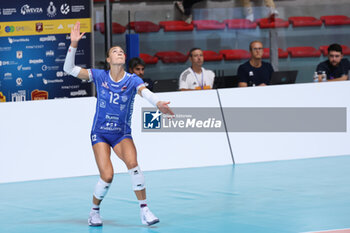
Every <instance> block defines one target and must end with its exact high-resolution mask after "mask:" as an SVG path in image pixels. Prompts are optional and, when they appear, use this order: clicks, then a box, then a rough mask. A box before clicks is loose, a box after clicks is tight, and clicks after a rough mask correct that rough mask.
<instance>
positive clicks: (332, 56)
mask: <svg viewBox="0 0 350 233" xmlns="http://www.w3.org/2000/svg"><path fill="white" fill-rule="evenodd" d="M341 59H343V54H342V53H341V52H337V51H330V52H329V54H328V60H329V62H330V63H331V64H332V66H338V65H339V63H340V61H341Z"/></svg>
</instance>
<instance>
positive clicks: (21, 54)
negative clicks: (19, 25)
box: [16, 51, 23, 59]
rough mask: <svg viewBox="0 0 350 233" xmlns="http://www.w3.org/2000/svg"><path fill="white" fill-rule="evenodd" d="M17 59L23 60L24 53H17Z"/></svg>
mask: <svg viewBox="0 0 350 233" xmlns="http://www.w3.org/2000/svg"><path fill="white" fill-rule="evenodd" d="M16 57H17V59H22V58H23V52H22V51H16Z"/></svg>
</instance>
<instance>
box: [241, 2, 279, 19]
mask: <svg viewBox="0 0 350 233" xmlns="http://www.w3.org/2000/svg"><path fill="white" fill-rule="evenodd" d="M241 3H242V5H243V8H244V14H245V17H246V19H249V20H250V21H252V22H253V21H254V14H253V8H252V3H251V0H241ZM264 4H265V6H266V7H267V8H268V9H269V16H268V17H269V18H274V17H276V16H277V15H278V11H277V10H276V6H275V3H274V2H273V0H264Z"/></svg>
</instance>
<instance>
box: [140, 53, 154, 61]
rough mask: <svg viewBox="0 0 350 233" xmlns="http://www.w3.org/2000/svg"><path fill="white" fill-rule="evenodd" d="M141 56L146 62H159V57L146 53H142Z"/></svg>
mask: <svg viewBox="0 0 350 233" xmlns="http://www.w3.org/2000/svg"><path fill="white" fill-rule="evenodd" d="M140 58H141V59H142V60H143V61H144V62H145V63H146V64H157V63H158V57H153V56H151V55H149V54H146V53H140Z"/></svg>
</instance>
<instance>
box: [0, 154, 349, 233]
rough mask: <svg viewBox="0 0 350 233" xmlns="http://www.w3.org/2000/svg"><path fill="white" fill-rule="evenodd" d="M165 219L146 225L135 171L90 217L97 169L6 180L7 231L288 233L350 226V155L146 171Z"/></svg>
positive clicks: (119, 178)
mask: <svg viewBox="0 0 350 233" xmlns="http://www.w3.org/2000/svg"><path fill="white" fill-rule="evenodd" d="M145 176H146V184H147V187H148V189H147V194H148V203H149V207H150V208H151V210H152V211H153V212H154V213H155V214H156V215H157V216H158V217H159V218H160V223H159V224H156V225H154V226H152V227H147V226H143V225H141V222H140V218H139V207H138V204H137V201H136V197H135V196H134V195H133V192H132V189H131V184H130V177H129V175H127V174H117V175H116V176H115V178H114V182H113V185H112V186H111V188H110V190H109V193H108V195H107V197H106V198H105V200H104V201H103V203H102V205H101V215H102V217H103V220H104V226H103V227H97V228H93V227H89V226H88V225H87V216H88V213H89V210H90V207H91V204H90V203H91V197H92V191H93V188H94V186H95V183H96V182H97V179H98V177H97V176H89V177H78V178H66V179H53V180H43V181H31V182H19V183H7V184H0V197H1V198H0V208H1V211H0V221H1V223H0V232H1V233H22V232H23V233H24V232H25V233H32V232H33V233H44V232H45V233H46V232H48V233H55V232H57V233H65V232H69V233H75V232H77V233H78V232H79V233H85V232H86V233H109V232H111V233H112V232H113V233H117V232H122V233H133V232H137V233H160V232H162V233H163V232H164V233H187V232H188V233H195V232H201V233H206V232H208V233H209V232H220V233H225V232H230V233H244V232H254V233H274V232H276V233H284V232H285V233H289V232H310V231H321V230H329V229H342V228H350V156H339V157H328V158H318V159H303V160H292V161H280V162H267V163H255V164H244V165H235V166H217V167H205V168H189V169H177V170H164V171H152V172H145Z"/></svg>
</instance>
